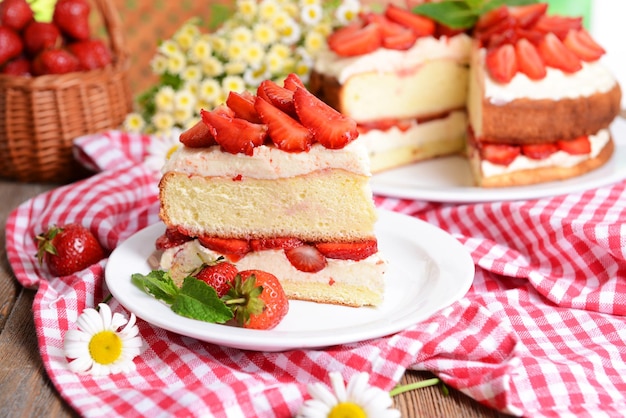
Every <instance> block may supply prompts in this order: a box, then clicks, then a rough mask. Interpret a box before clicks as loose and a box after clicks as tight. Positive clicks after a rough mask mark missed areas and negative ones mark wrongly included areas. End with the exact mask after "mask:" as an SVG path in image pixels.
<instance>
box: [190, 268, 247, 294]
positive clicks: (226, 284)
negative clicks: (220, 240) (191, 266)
mask: <svg viewBox="0 0 626 418" xmlns="http://www.w3.org/2000/svg"><path fill="white" fill-rule="evenodd" d="M237 272H238V271H237V267H235V265H234V264H232V263H229V262H227V261H223V259H222V260H219V259H218V261H216V262H215V263H213V264H203V265H202V266H201V267H200V271H198V272H197V273H196V274H194V275H193V276H194V277H195V278H196V279H199V280H202V281H203V282H205V283H206V284H208V285H209V286H211V287H212V288H213V289H215V291H216V292H217V296H218V297H220V298H221V297H222V296H224V295H225V294H226V293H227V292H228V291H229V290H230V289H231V288H232V287H233V282H234V280H235V276H236V275H237Z"/></svg>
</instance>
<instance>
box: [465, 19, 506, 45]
mask: <svg viewBox="0 0 626 418" xmlns="http://www.w3.org/2000/svg"><path fill="white" fill-rule="evenodd" d="M515 29H516V21H515V18H514V17H512V16H507V17H506V18H504V19H503V20H501V21H499V22H498V23H496V24H494V25H492V26H489V27H487V28H485V29H483V30H481V31H476V32H475V37H476V39H478V40H479V41H481V42H491V39H492V38H494V37H496V35H500V36H501V37H510V36H512V35H514V34H515ZM507 34H510V35H507ZM500 44H502V43H500Z"/></svg>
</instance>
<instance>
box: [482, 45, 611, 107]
mask: <svg viewBox="0 0 626 418" xmlns="http://www.w3.org/2000/svg"><path fill="white" fill-rule="evenodd" d="M479 54H480V57H479V62H480V68H486V67H485V56H486V50H485V49H484V48H483V49H481V50H480V51H479ZM480 77H481V78H482V80H479V81H480V82H482V83H483V84H482V85H484V90H485V92H484V96H485V97H486V98H487V99H488V100H489V101H490V102H491V103H492V104H494V105H502V104H506V103H509V102H511V101H513V100H515V99H534V100H541V99H549V100H561V99H575V98H577V97H588V96H591V95H593V94H595V93H606V92H608V91H610V90H611V89H612V88H613V87H614V86H615V84H616V83H617V81H616V79H615V77H614V76H613V74H612V73H611V72H610V71H609V69H608V68H607V67H606V66H604V65H603V64H602V63H601V62H600V61H595V62H591V63H589V62H582V69H581V70H579V71H577V72H575V73H573V74H568V73H564V72H563V71H561V70H557V69H555V68H550V67H548V68H547V75H546V77H544V78H543V79H541V80H531V79H530V78H528V77H527V76H526V75H524V74H522V73H521V72H518V73H517V74H515V76H514V77H513V79H512V80H511V81H510V82H509V83H507V84H501V83H497V82H496V81H494V80H493V79H492V78H491V77H489V75H488V74H487V71H486V70H485V71H482V74H481V75H480Z"/></svg>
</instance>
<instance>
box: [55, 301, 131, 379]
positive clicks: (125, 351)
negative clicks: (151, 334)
mask: <svg viewBox="0 0 626 418" xmlns="http://www.w3.org/2000/svg"><path fill="white" fill-rule="evenodd" d="M135 321H136V318H135V315H134V314H133V313H131V314H130V319H128V320H126V317H125V316H124V315H122V314H120V313H117V312H116V313H111V308H109V306H108V305H107V304H106V303H101V304H99V305H98V310H96V309H93V308H87V309H85V310H84V311H83V313H81V315H80V316H79V317H78V320H77V321H76V325H77V328H78V329H71V330H69V331H67V333H66V334H65V339H64V350H65V356H66V357H67V358H68V359H71V361H70V362H69V364H68V365H69V368H70V370H71V371H73V372H75V373H90V374H92V375H95V376H103V375H108V374H112V373H128V372H132V371H134V370H135V363H134V362H133V359H134V358H135V357H136V356H137V355H139V353H140V351H141V347H142V341H141V337H140V336H139V328H137V325H136V324H135ZM122 327H123V328H122Z"/></svg>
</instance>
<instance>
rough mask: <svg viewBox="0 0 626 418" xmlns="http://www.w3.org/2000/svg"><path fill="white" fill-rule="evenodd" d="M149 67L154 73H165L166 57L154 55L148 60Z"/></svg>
mask: <svg viewBox="0 0 626 418" xmlns="http://www.w3.org/2000/svg"><path fill="white" fill-rule="evenodd" d="M150 68H151V69H152V72H153V73H155V74H156V75H162V74H165V72H166V71H167V57H166V56H164V55H155V56H154V58H153V59H152V61H150Z"/></svg>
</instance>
